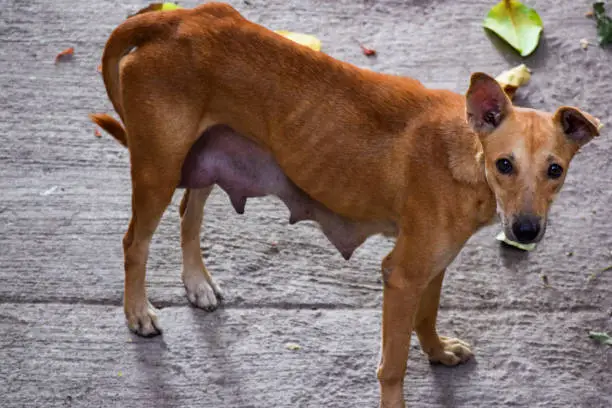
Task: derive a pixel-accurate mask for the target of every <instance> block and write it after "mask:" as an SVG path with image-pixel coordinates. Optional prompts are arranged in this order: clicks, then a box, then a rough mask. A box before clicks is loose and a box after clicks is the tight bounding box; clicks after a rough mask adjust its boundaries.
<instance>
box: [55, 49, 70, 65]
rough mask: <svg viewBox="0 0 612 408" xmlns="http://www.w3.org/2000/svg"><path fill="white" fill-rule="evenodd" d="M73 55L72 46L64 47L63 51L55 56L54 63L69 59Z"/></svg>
mask: <svg viewBox="0 0 612 408" xmlns="http://www.w3.org/2000/svg"><path fill="white" fill-rule="evenodd" d="M73 55H74V48H73V47H70V48H66V49H65V50H64V51H62V52H60V53H59V54H57V55H56V56H55V63H56V64H57V63H58V62H60V61H65V60H67V59H70V58H72V56H73Z"/></svg>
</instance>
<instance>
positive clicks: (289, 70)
mask: <svg viewBox="0 0 612 408" xmlns="http://www.w3.org/2000/svg"><path fill="white" fill-rule="evenodd" d="M133 47H137V49H136V50H135V51H134V52H132V53H129V51H130V50H131V49H132V48H133ZM103 76H104V83H105V85H106V89H107V91H108V96H109V98H110V100H111V101H112V103H113V106H114V108H115V110H116V111H117V113H118V114H119V116H120V117H121V119H122V121H123V123H124V124H125V127H126V129H125V131H124V130H123V128H122V127H121V125H120V124H119V123H118V122H116V121H115V120H113V119H112V118H110V117H108V116H106V115H94V116H93V117H92V119H93V120H94V122H96V123H97V124H98V125H99V126H101V127H102V128H104V129H106V130H107V131H108V132H109V133H111V134H112V135H113V136H114V137H115V138H116V139H117V140H118V141H119V142H120V143H122V144H124V145H127V146H128V148H129V150H130V162H131V175H132V188H133V200H132V211H133V215H132V219H131V221H130V225H129V228H128V231H127V233H126V235H125V238H124V250H125V273H126V275H125V299H124V300H125V302H124V303H125V313H126V317H127V320H128V324H129V326H130V327H131V328H132V330H134V331H136V332H137V333H139V334H141V335H152V334H156V333H158V332H159V328H158V327H159V325H158V323H157V320H156V316H155V313H154V311H153V309H152V308H151V307H150V305H149V303H148V301H147V295H146V291H145V263H146V259H147V256H148V248H149V242H150V239H151V236H152V234H153V232H154V231H155V229H156V227H157V224H158V222H159V219H160V217H161V215H162V213H163V212H164V210H165V208H166V207H167V205H168V203H169V202H170V199H171V197H172V194H173V192H174V190H175V188H176V186H177V185H178V182H179V178H180V172H181V166H182V163H183V160H184V158H185V157H186V155H187V152H188V151H189V149H190V147H191V146H192V145H193V143H194V142H195V141H196V140H197V139H198V138H199V137H200V135H201V134H202V132H203V131H204V130H206V129H209V128H210V127H211V126H213V125H215V124H225V125H228V126H230V127H231V128H232V129H234V130H235V131H237V132H239V133H240V134H242V135H244V136H245V137H247V138H249V139H251V140H253V141H255V142H257V143H258V144H260V145H261V146H263V147H265V148H266V149H268V150H269V151H270V152H271V153H272V154H273V156H274V158H275V159H276V160H277V162H278V164H279V165H280V167H281V168H282V169H283V171H284V172H285V174H286V175H287V176H288V177H289V178H290V179H291V180H292V181H293V182H294V183H295V184H296V185H297V186H298V187H299V188H300V189H302V190H303V191H304V192H306V193H307V194H308V195H309V196H310V197H312V198H313V199H315V200H317V201H319V202H320V203H322V204H323V205H325V206H326V207H327V208H329V209H330V210H332V211H334V212H336V213H338V214H340V215H342V216H344V217H347V218H350V219H353V220H356V221H364V222H370V221H374V222H378V221H381V222H389V223H393V224H394V225H395V226H396V227H397V231H398V234H397V237H396V243H395V247H394V249H393V250H392V252H391V253H390V254H389V255H387V256H386V257H385V259H384V260H383V263H382V271H383V277H384V298H383V322H382V359H381V362H380V366H379V369H378V378H379V381H380V387H381V388H380V390H381V406H383V407H403V406H404V398H403V379H404V374H405V370H406V361H407V358H408V350H409V348H410V337H411V334H412V332H413V330H414V331H416V333H417V335H418V338H419V340H420V343H421V346H422V349H423V350H424V351H425V352H426V353H427V354H428V356H429V359H430V360H432V361H435V362H440V363H443V364H446V365H455V364H458V363H460V362H462V361H465V360H467V359H468V358H470V356H471V355H472V353H471V350H470V348H469V345H467V344H466V343H465V342H463V341H461V340H457V339H450V338H446V337H441V336H438V334H437V332H436V317H437V311H438V304H439V296H440V288H441V285H442V280H443V276H444V271H445V269H446V267H447V266H448V265H449V264H450V263H451V262H452V260H453V259H454V258H455V256H456V255H457V254H458V252H459V251H460V250H461V248H462V247H463V245H464V243H465V242H466V241H467V240H468V239H469V238H470V236H472V235H473V234H474V233H475V232H476V231H477V230H478V229H479V228H481V227H482V226H483V225H486V224H488V223H490V222H491V221H492V220H493V218H494V215H495V213H496V208H497V209H499V211H500V213H502V221H503V222H504V225H506V226H508V225H510V224H511V223H512V220H513V219H514V217H517V216H519V215H520V214H522V213H525V212H527V213H530V214H532V213H533V214H537V215H538V216H540V217H543V219H544V220H545V217H546V215H547V212H548V209H549V206H550V203H551V202H552V199H553V198H554V196H555V194H556V193H557V192H558V191H559V189H560V187H561V185H562V183H563V179H564V177H561V178H560V179H556V180H551V179H550V178H549V177H547V176H546V174H547V169H548V166H549V165H550V163H551V161H555V162H557V163H559V164H560V165H561V166H563V168H564V169H567V167H568V165H569V162H570V160H571V158H572V157H573V155H574V154H575V153H576V151H577V150H578V148H579V147H580V146H581V145H583V144H584V143H586V142H587V141H588V140H590V139H591V138H592V137H593V136H594V135H596V134H597V129H596V127H595V125H594V124H593V120H592V118H591V117H590V116H588V115H587V114H584V113H582V112H580V111H579V110H577V109H575V108H569V107H564V108H561V109H560V110H558V111H557V113H556V114H555V115H552V114H548V113H544V112H539V111H535V110H529V109H521V108H516V107H513V106H512V104H511V102H510V101H509V100H508V99H507V97H506V96H505V95H504V94H503V91H501V89H500V88H499V86H498V85H497V83H496V82H495V81H494V80H493V79H491V78H490V77H489V76H487V75H485V74H474V75H472V79H471V83H470V88H469V90H468V92H467V94H466V96H465V97H464V96H462V95H459V94H456V93H453V92H449V91H441V90H430V89H427V88H425V87H424V86H423V85H422V84H421V83H419V82H418V81H416V80H414V79H410V78H404V77H398V76H392V75H384V74H380V73H375V72H370V71H367V70H361V69H359V68H357V67H355V66H353V65H350V64H348V63H345V62H341V61H338V60H335V59H333V58H331V57H329V56H327V55H325V54H323V53H320V52H315V51H312V50H310V49H308V48H306V47H302V46H299V45H296V44H294V43H293V42H291V41H290V40H287V39H285V38H283V37H281V36H279V35H276V34H275V33H273V32H271V31H269V30H267V29H265V28H263V27H261V26H258V25H256V24H253V23H251V22H249V21H247V20H245V19H244V18H243V17H242V16H241V15H240V14H238V12H236V11H235V10H234V9H233V8H231V7H230V6H227V5H224V4H217V3H209V4H206V5H204V6H200V7H197V8H195V9H183V10H177V11H172V12H162V13H145V14H142V15H137V16H134V17H132V18H130V19H128V20H127V21H125V22H124V23H123V24H121V25H120V26H119V27H118V28H117V29H116V30H115V31H114V32H113V33H112V35H111V36H110V38H109V40H108V42H107V44H106V48H105V51H104V56H103ZM466 115H467V116H466ZM502 156H503V157H505V156H508V157H511V159H512V160H513V163H514V166H515V168H516V169H517V172H516V173H514V174H511V175H502V174H499V172H498V171H497V169H496V164H495V163H496V160H498V159H499V158H500V157H502ZM485 170H486V171H485ZM564 174H565V173H564ZM209 192H210V190H209V189H208V190H193V191H192V190H187V191H186V193H185V197H184V198H183V202H182V203H181V227H182V228H181V244H182V248H183V280H184V282H185V286H186V288H187V289H188V294H189V293H190V288H192V287H193V286H192V285H204V287H205V288H208V286H206V285H210V288H212V289H211V290H212V291H208V292H206V293H207V294H208V295H210V294H211V293H213V292H214V294H217V295H218V294H220V292H219V289H218V287H217V286H216V284H215V283H214V281H213V280H212V277H211V276H210V274H209V273H208V271H207V270H206V268H205V266H204V264H203V261H202V258H201V255H200V250H199V239H200V238H199V234H200V223H201V221H202V206H203V204H204V202H205V200H206V197H207V196H208V193H209ZM540 238H541V236H540V237H539V238H538V239H540ZM200 287H202V286H200ZM214 294H213V295H211V296H214ZM208 295H207V296H208ZM190 300H191V301H192V302H195V303H196V304H200V303H197V302H199V301H198V300H197V299H196V300H193V299H192V297H191V296H190ZM208 301H209V303H206V302H204V303H205V304H211V303H215V301H214V299H209V300H208ZM213 306H214V304H213Z"/></svg>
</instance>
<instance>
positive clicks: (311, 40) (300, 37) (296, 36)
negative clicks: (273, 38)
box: [275, 30, 321, 51]
mask: <svg viewBox="0 0 612 408" xmlns="http://www.w3.org/2000/svg"><path fill="white" fill-rule="evenodd" d="M275 33H276V34H280V35H282V36H283V37H285V38H288V39H290V40H292V41H295V42H296V43H298V44H302V45H305V46H306V47H308V48H311V49H313V50H315V51H321V40H319V39H318V38H317V37H315V36H313V35H308V34H302V33H294V32H291V31H286V30H276V31H275Z"/></svg>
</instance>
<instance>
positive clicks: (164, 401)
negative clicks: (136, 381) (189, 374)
mask: <svg viewBox="0 0 612 408" xmlns="http://www.w3.org/2000/svg"><path fill="white" fill-rule="evenodd" d="M132 343H133V345H134V346H135V352H136V354H137V359H136V364H137V365H138V367H139V369H138V372H139V373H140V374H141V375H143V376H144V379H142V380H144V384H146V387H144V388H145V389H146V392H147V394H149V393H150V394H151V395H147V397H146V399H147V400H150V401H155V406H156V407H160V408H171V407H172V406H173V405H172V404H173V401H177V400H178V399H179V398H180V395H177V394H175V393H174V392H173V390H172V389H171V388H170V387H169V386H168V385H169V383H170V381H169V380H170V378H169V376H170V377H171V376H172V375H176V374H180V373H182V371H183V370H182V368H181V367H180V366H177V365H174V364H171V365H169V364H168V362H167V360H168V350H169V348H168V345H167V344H166V341H165V340H164V338H163V336H157V337H155V338H148V339H143V338H142V337H138V336H136V335H135V334H132Z"/></svg>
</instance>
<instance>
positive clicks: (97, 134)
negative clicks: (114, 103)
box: [94, 128, 102, 137]
mask: <svg viewBox="0 0 612 408" xmlns="http://www.w3.org/2000/svg"><path fill="white" fill-rule="evenodd" d="M94 136H95V137H102V133H100V130H99V129H98V128H96V130H94Z"/></svg>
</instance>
